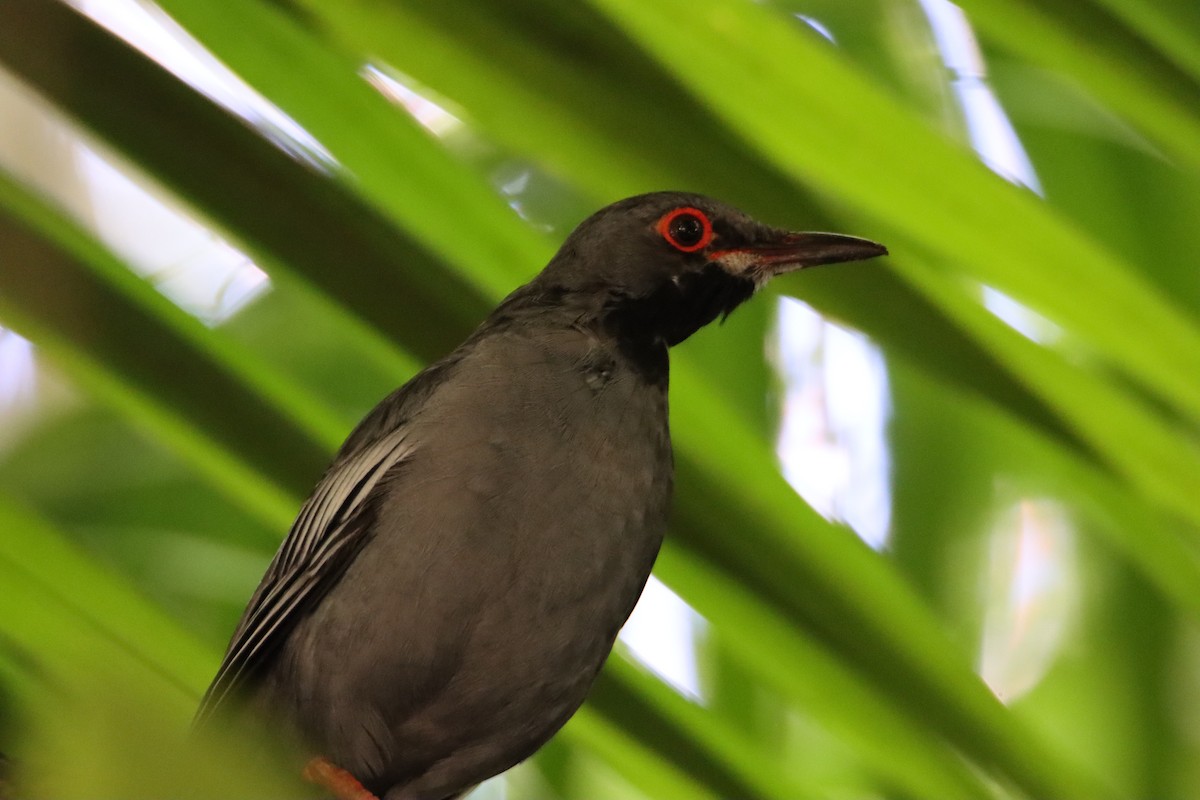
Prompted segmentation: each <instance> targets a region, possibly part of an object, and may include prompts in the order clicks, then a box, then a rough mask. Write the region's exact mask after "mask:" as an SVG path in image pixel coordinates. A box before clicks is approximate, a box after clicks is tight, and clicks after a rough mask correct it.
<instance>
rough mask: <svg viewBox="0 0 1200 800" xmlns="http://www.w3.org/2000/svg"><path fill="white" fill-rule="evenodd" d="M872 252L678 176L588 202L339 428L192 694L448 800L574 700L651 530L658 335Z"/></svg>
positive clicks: (411, 794) (323, 771) (658, 413)
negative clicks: (422, 359) (520, 275)
mask: <svg viewBox="0 0 1200 800" xmlns="http://www.w3.org/2000/svg"><path fill="white" fill-rule="evenodd" d="M886 252H887V251H886V249H885V248H884V247H883V246H882V245H879V244H876V243H874V242H871V241H867V240H865V239H859V238H855V237H851V236H841V235H836V234H829V233H790V232H787V231H783V230H779V229H776V228H772V227H768V226H766V225H763V224H761V223H759V222H756V221H755V220H753V219H751V218H750V217H749V216H747V215H746V214H743V213H742V212H740V211H738V210H736V209H734V208H731V207H729V206H727V205H725V204H723V203H720V202H717V201H715V200H711V199H709V198H707V197H702V196H700V195H695V194H684V193H680V192H658V193H654V194H646V195H641V196H638V197H632V198H629V199H627V200H622V201H621V202H618V203H614V204H613V205H610V206H608V207H607V208H604V209H602V210H600V211H599V212H597V213H596V214H594V215H593V216H591V217H589V218H588V219H587V220H585V221H584V222H583V223H582V224H580V225H579V227H578V228H576V229H575V231H574V232H573V233H572V234H571V235H570V236H569V237H568V238H567V240H566V242H565V243H564V244H563V246H562V249H560V250H559V251H558V253H557V255H555V256H554V258H553V259H552V260H551V261H550V263H549V264H548V265H547V266H546V268H545V269H543V270H542V272H541V273H540V274H539V275H538V276H537V277H535V278H534V279H533V280H532V281H530V282H529V283H528V284H526V285H525V286H522V287H521V288H519V289H517V290H516V291H515V292H513V293H512V294H511V295H509V297H508V298H507V299H505V300H504V302H502V303H501V304H500V306H499V307H498V308H497V309H496V310H495V311H494V312H492V314H491V316H489V317H488V318H487V319H486V320H485V321H484V322H483V324H482V325H480V327H479V328H478V329H477V330H476V331H475V332H474V333H473V334H472V335H471V337H470V338H469V339H467V341H466V342H465V343H463V344H462V346H460V347H459V348H458V349H457V350H455V351H454V352H453V353H451V354H450V355H448V356H447V357H445V358H444V359H442V360H441V361H439V362H437V363H436V364H434V365H432V366H430V367H429V368H427V369H425V370H424V371H422V372H421V373H420V374H418V375H417V376H416V377H414V378H413V379H412V380H410V381H409V382H408V383H406V384H405V385H404V386H402V387H400V388H399V389H398V390H396V391H395V392H393V393H392V394H391V395H390V396H389V397H387V398H386V399H385V400H384V401H383V402H381V403H380V404H379V405H378V406H376V408H375V409H374V410H373V411H371V413H370V414H368V415H367V417H366V418H365V419H364V420H363V421H362V422H361V423H360V424H359V426H358V427H357V428H356V429H355V430H354V432H353V433H351V434H350V437H349V438H348V439H347V440H346V443H345V444H344V445H343V446H342V448H341V450H340V451H339V452H338V454H337V456H336V457H335V459H334V461H333V464H332V466H330V468H329V470H328V471H327V472H326V474H325V476H324V477H323V478H322V479H321V481H320V483H319V484H318V485H317V487H316V489H315V490H314V492H313V494H312V496H311V497H310V498H309V499H308V501H307V502H306V503H305V504H304V507H303V508H302V509H301V510H300V514H299V516H298V517H297V519H296V522H295V523H294V524H293V526H292V529H291V532H290V533H289V534H288V536H287V539H286V540H285V541H284V542H283V545H282V546H281V547H280V548H279V552H278V553H277V554H276V555H275V559H274V560H273V561H272V562H271V565H270V567H269V568H268V569H267V573H266V575H265V576H264V577H263V580H262V583H261V584H260V585H259V587H258V589H257V591H255V593H254V596H253V597H252V598H251V599H250V603H249V606H248V607H247V609H246V612H245V614H244V616H243V617H242V620H241V622H240V623H239V625H238V627H237V631H236V632H235V633H234V635H233V639H232V641H231V642H230V645H229V650H228V652H227V653H226V654H225V660H224V661H223V663H222V664H221V668H220V671H219V672H218V673H217V676H216V678H215V679H214V681H213V683H212V686H211V687H210V688H209V690H208V693H207V694H206V695H205V698H204V702H203V704H202V706H201V709H200V712H199V715H198V716H199V718H200V719H201V720H203V719H204V718H206V717H208V716H210V715H211V714H213V713H214V711H218V712H220V714H219V715H223V714H224V713H225V712H226V711H228V712H230V713H234V714H239V713H250V714H252V715H255V716H258V717H259V718H265V719H267V720H269V721H270V722H271V723H272V724H278V725H283V726H286V728H287V730H288V731H290V732H291V733H292V734H293V735H294V736H295V737H296V738H298V740H299V741H302V742H303V743H304V745H305V746H306V747H307V748H308V749H309V752H310V754H311V755H312V756H313V758H314V761H312V762H310V765H309V769H308V771H307V774H308V775H309V777H310V778H312V779H314V780H317V781H318V782H320V783H322V784H324V785H325V786H326V788H328V789H329V790H330V791H333V792H334V793H335V794H337V795H338V796H339V797H342V798H350V797H362V798H366V797H370V796H371V794H374V795H376V796H378V797H381V798H385V800H448V799H449V798H454V797H458V796H460V795H461V794H463V793H465V792H466V791H469V790H470V789H471V788H472V787H473V786H474V785H476V784H478V783H479V782H480V781H483V780H485V779H487V778H489V777H491V776H493V775H496V774H498V773H500V772H502V771H504V770H506V769H508V768H509V767H511V766H513V765H514V764H516V763H518V762H520V761H522V760H523V759H525V758H527V757H529V756H530V755H531V754H532V753H533V752H534V751H536V750H537V749H538V748H539V747H540V746H541V745H542V744H543V743H545V742H546V740H548V739H549V738H550V737H551V736H552V735H553V734H554V733H555V732H556V731H557V730H558V729H559V728H560V727H562V725H563V724H564V723H565V722H566V721H567V719H569V718H570V716H571V715H572V714H573V713H574V712H575V710H576V709H577V708H578V707H579V706H580V704H581V703H582V702H583V700H584V697H585V696H586V695H587V692H588V688H589V687H590V686H591V684H592V681H593V679H594V678H595V677H596V674H597V672H598V671H599V670H600V667H601V665H602V664H603V663H604V660H605V658H606V657H607V656H608V653H609V651H610V650H611V648H612V644H613V640H614V638H615V637H616V635H617V631H618V630H619V629H620V627H621V625H622V624H623V623H624V622H625V619H626V618H627V617H628V616H629V613H630V611H631V610H632V609H633V606H634V603H635V602H636V601H637V599H638V595H639V594H640V593H641V591H642V586H643V585H644V584H645V582H646V578H647V576H648V575H649V574H650V567H651V565H652V564H653V563H654V559H655V556H656V555H657V553H658V549H659V545H660V544H661V542H662V537H663V532H664V530H665V529H666V525H667V513H668V509H669V506H670V500H671V484H672V471H673V468H672V457H671V440H670V436H669V432H668V427H667V370H668V357H667V350H668V348H669V347H670V346H671V345H675V344H678V343H679V342H682V341H683V340H684V339H686V338H687V337H688V336H690V335H691V334H692V333H694V332H695V331H697V330H698V329H700V328H701V327H703V326H704V325H707V324H708V323H709V322H712V321H713V320H714V319H716V318H717V317H718V316H722V315H724V314H728V313H729V312H730V311H732V310H733V309H734V308H736V307H737V306H738V305H740V304H741V303H742V302H744V301H745V300H747V299H749V298H750V296H751V295H753V294H754V292H755V290H756V289H758V288H759V287H761V286H762V285H763V284H764V283H765V282H766V281H767V280H768V279H770V278H771V277H773V276H775V275H778V274H780V273H784V272H790V271H793V270H797V269H801V268H803V267H808V266H812V265H815V264H826V263H831V262H836V261H853V260H858V259H866V258H872V257H874V256H879V255H883V254H885V253H886ZM360 784H361V785H360Z"/></svg>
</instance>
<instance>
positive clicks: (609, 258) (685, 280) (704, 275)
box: [534, 192, 887, 345]
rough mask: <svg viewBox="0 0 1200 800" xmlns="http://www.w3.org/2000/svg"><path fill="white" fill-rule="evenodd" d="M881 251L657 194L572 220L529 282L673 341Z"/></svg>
mask: <svg viewBox="0 0 1200 800" xmlns="http://www.w3.org/2000/svg"><path fill="white" fill-rule="evenodd" d="M886 253H887V248H885V247H884V246H883V245H881V244H877V243H875V242H872V241H869V240H867V239H860V238H857V237H854V236H843V235H841V234H834V233H795V232H791V231H786V230H782V229H779V228H773V227H770V226H768V225H764V224H762V223H761V222H757V221H755V220H754V219H752V218H751V217H750V216H748V215H746V214H744V213H742V212H741V211H738V210H737V209H736V208H733V207H731V206H728V205H726V204H724V203H721V202H718V201H716V200H713V199H711V198H708V197H704V196H703V195H697V194H687V193H684V192H655V193H653V194H644V195H638V196H637V197H631V198H628V199H626V200H622V201H620V202H617V203H613V204H612V205H610V206H607V207H605V208H603V209H601V210H600V211H598V212H596V213H595V214H593V215H592V216H591V217H589V218H587V219H586V220H584V221H583V222H582V223H580V225H579V227H577V228H576V229H575V230H574V231H573V232H572V233H571V235H570V236H569V237H567V240H566V242H564V243H563V246H562V248H561V249H560V250H559V251H558V254H557V255H555V257H554V258H553V259H552V260H551V262H550V264H549V265H547V267H546V269H545V270H543V271H542V273H541V274H540V275H539V276H538V277H537V278H536V279H535V281H534V285H535V286H537V287H538V288H539V289H540V290H542V291H549V292H553V293H554V294H555V295H559V296H575V297H586V298H591V299H595V300H596V301H597V302H596V305H597V307H599V308H600V309H601V310H602V313H603V314H604V315H605V316H606V317H608V318H610V319H611V320H612V321H614V322H618V323H619V324H621V325H622V327H626V328H628V327H629V326H632V327H633V328H634V329H637V330H638V331H640V332H643V333H646V334H649V335H652V336H655V337H659V338H662V339H663V340H665V341H666V342H667V344H672V345H673V344H676V343H678V342H681V341H683V340H684V339H686V338H687V337H688V336H690V335H691V334H693V333H695V332H696V331H697V330H699V329H700V328H702V327H703V326H705V325H707V324H708V323H709V322H711V321H713V320H714V319H716V318H717V317H718V316H720V315H723V314H728V313H729V312H731V311H733V309H735V308H736V307H737V306H739V305H740V304H741V303H743V302H744V301H746V300H747V299H749V298H750V296H751V295H753V294H754V292H755V291H756V290H758V289H759V288H760V287H762V286H763V285H764V284H765V283H766V282H767V281H768V280H770V279H771V278H773V277H774V276H776V275H781V274H783V273H785V272H792V271H794V270H798V269H803V268H805V267H811V266H815V265H817V264H830V263H833V262H837V261H857V260H861V259H867V258H873V257H875V256H879V255H884V254H886Z"/></svg>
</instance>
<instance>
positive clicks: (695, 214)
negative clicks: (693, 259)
mask: <svg viewBox="0 0 1200 800" xmlns="http://www.w3.org/2000/svg"><path fill="white" fill-rule="evenodd" d="M658 232H659V233H660V234H662V237H663V238H664V239H666V240H667V242H668V243H669V244H670V245H671V246H672V247H674V248H675V249H676V250H682V251H683V252H685V253H694V252H696V251H697V250H699V249H700V248H701V247H704V246H705V245H707V244H708V243H709V242H711V241H712V238H713V229H712V222H710V221H709V219H708V216H707V215H706V214H705V213H704V212H703V211H701V210H700V209H698V208H691V207H690V206H685V207H684V208H677V209H675V210H674V211H670V212H668V213H667V214H664V215H663V218H662V219H660V220H659V221H658Z"/></svg>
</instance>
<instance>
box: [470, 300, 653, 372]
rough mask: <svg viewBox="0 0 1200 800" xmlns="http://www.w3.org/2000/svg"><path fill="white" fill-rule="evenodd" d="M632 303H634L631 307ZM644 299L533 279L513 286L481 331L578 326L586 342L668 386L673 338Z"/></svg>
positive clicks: (530, 329) (532, 329) (577, 328)
mask: <svg viewBox="0 0 1200 800" xmlns="http://www.w3.org/2000/svg"><path fill="white" fill-rule="evenodd" d="M627 309H635V310H634V311H633V313H628V312H627V311H626V310H627ZM646 311H649V309H648V308H646V309H643V305H642V304H636V303H635V304H631V303H629V302H628V300H627V298H620V297H614V296H611V295H609V294H606V293H604V292H600V291H580V292H570V291H564V290H557V289H555V288H554V287H551V288H549V289H547V288H545V287H540V286H536V285H534V284H530V285H527V286H523V287H521V288H520V289H518V290H517V291H515V292H513V293H512V294H511V295H509V297H508V298H507V299H506V300H505V301H504V302H503V303H501V304H500V306H499V307H498V308H497V309H496V310H495V311H494V312H493V313H492V315H491V316H490V317H489V318H488V320H487V321H486V322H485V323H484V325H483V326H482V328H481V329H480V331H481V332H485V331H486V332H490V333H496V332H499V331H502V330H505V329H511V328H520V329H523V330H527V331H530V332H531V333H533V334H534V335H536V331H537V330H539V329H541V330H544V331H576V332H578V333H579V334H580V336H581V343H585V342H586V344H585V345H584V346H586V347H589V348H590V347H596V346H600V347H602V348H604V349H606V350H608V351H610V352H611V353H612V355H613V357H617V358H620V359H621V360H622V361H623V362H625V364H626V365H627V366H629V368H630V369H632V370H633V371H634V372H635V373H636V374H637V375H638V376H639V377H640V378H641V379H642V380H643V381H645V382H646V383H647V384H650V385H653V386H660V387H662V388H663V389H664V390H665V389H666V386H667V378H668V369H669V365H670V364H669V357H668V352H667V351H668V347H669V345H670V342H668V340H667V338H666V337H665V336H664V334H663V332H662V331H661V330H659V326H658V324H657V322H658V321H656V320H655V319H654V318H653V317H652V316H647V314H646V313H645V312H646Z"/></svg>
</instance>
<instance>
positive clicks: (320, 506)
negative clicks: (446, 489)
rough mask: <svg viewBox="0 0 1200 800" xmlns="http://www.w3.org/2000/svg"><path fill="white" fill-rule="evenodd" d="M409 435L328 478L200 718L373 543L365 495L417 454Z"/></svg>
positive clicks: (396, 433)
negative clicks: (369, 541)
mask: <svg viewBox="0 0 1200 800" xmlns="http://www.w3.org/2000/svg"><path fill="white" fill-rule="evenodd" d="M406 433H407V427H406V426H404V425H400V426H398V427H396V428H394V429H392V430H391V431H390V432H389V433H386V434H384V435H382V436H379V437H378V438H376V439H375V440H374V441H371V442H370V443H369V444H366V445H365V446H363V447H361V448H359V449H358V450H356V451H354V452H352V453H350V454H348V455H345V456H344V457H342V458H339V459H338V460H337V461H335V462H334V465H333V466H332V467H331V468H330V470H329V472H327V473H326V474H325V477H324V478H322V479H321V482H320V483H319V484H318V485H317V488H316V490H314V491H313V494H312V496H311V497H310V498H309V499H308V502H306V503H305V504H304V507H303V508H301V509H300V514H299V516H297V518H296V521H295V522H294V523H293V524H292V529H291V531H289V533H288V535H287V538H286V539H285V540H284V542H283V545H282V546H281V547H280V548H279V551H278V552H277V553H276V554H275V558H274V559H273V560H272V561H271V565H270V567H268V568H267V574H266V575H265V576H264V577H263V580H262V583H260V584H259V586H258V589H257V590H255V592H254V596H253V597H251V598H250V603H249V605H248V606H247V607H246V611H245V613H244V614H243V615H242V620H241V622H240V623H239V624H238V628H237V630H236V631H235V632H234V634H233V639H232V641H231V642H230V643H229V649H228V651H226V653H225V659H224V660H223V661H222V662H221V667H220V669H219V670H218V671H217V676H216V678H214V679H213V682H212V685H211V686H209V687H208V691H207V692H205V694H204V699H203V700H202V701H201V702H200V709H199V710H198V711H197V712H196V721H197V723H200V722H203V721H204V720H205V719H207V718H208V717H209V716H211V714H212V712H213V711H214V710H215V709H216V708H217V707H218V706H219V705H220V704H221V703H222V701H224V700H225V699H226V698H227V697H228V696H229V694H230V692H232V691H233V690H234V689H236V688H237V687H238V685H239V684H240V683H241V682H242V680H244V679H245V677H246V676H247V675H248V674H249V673H250V672H252V671H253V670H254V668H255V667H256V666H257V665H258V664H260V663H262V659H263V658H265V657H266V656H267V655H268V654H269V653H271V652H273V650H274V648H275V647H277V646H278V645H279V643H281V642H282V641H283V637H284V636H285V635H286V633H287V632H288V631H289V630H291V627H292V626H293V625H294V624H295V622H296V620H297V619H298V618H299V611H300V610H301V609H302V607H303V604H304V602H305V601H306V600H308V599H310V598H313V597H315V596H316V595H318V594H319V593H320V592H321V591H324V590H325V589H327V588H328V587H329V585H330V584H331V582H332V581H334V580H336V579H337V577H338V576H339V575H341V573H342V570H343V569H344V568H345V567H346V565H347V564H349V562H350V560H351V559H352V557H353V556H354V554H355V553H356V552H358V550H359V548H360V547H361V546H362V544H363V542H365V541H366V539H367V536H368V531H369V525H368V521H369V520H367V519H366V516H365V515H364V514H363V513H362V512H363V510H364V504H365V501H366V499H367V497H368V496H369V495H370V493H371V490H372V489H374V488H375V486H376V484H378V483H379V481H380V479H382V478H383V476H384V475H385V474H386V473H387V472H388V471H389V470H391V469H392V468H393V467H395V466H397V465H398V464H400V463H402V462H403V461H404V460H405V458H406V457H407V456H408V455H409V454H410V453H411V452H412V446H411V444H410V443H409V442H408V441H407V440H406Z"/></svg>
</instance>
